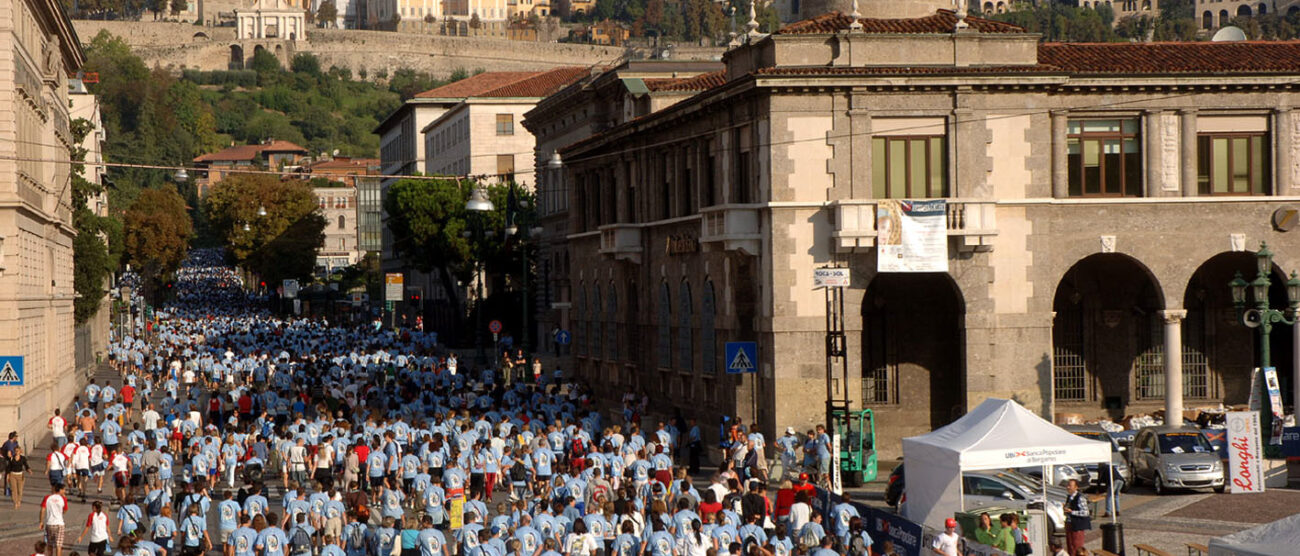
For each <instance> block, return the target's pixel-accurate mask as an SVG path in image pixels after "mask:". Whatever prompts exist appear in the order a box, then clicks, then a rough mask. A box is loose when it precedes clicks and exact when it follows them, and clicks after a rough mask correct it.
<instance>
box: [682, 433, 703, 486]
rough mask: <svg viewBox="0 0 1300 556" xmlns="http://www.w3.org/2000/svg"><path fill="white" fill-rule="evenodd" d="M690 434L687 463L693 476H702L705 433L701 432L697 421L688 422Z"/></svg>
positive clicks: (687, 442) (688, 436)
mask: <svg viewBox="0 0 1300 556" xmlns="http://www.w3.org/2000/svg"><path fill="white" fill-rule="evenodd" d="M687 424H688V426H689V427H690V428H689V431H690V432H689V433H688V434H687V441H686V461H687V465H688V466H689V469H688V471H687V472H688V473H690V474H691V475H699V474H700V452H701V451H702V450H703V449H704V431H702V430H700V425H699V424H697V423H696V422H695V419H690V420H689V421H687Z"/></svg>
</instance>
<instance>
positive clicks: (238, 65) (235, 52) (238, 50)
mask: <svg viewBox="0 0 1300 556" xmlns="http://www.w3.org/2000/svg"><path fill="white" fill-rule="evenodd" d="M244 59H245V58H244V47H243V46H242V45H238V44H232V45H230V62H229V63H228V64H227V66H228V67H229V68H230V69H232V70H241V69H244Z"/></svg>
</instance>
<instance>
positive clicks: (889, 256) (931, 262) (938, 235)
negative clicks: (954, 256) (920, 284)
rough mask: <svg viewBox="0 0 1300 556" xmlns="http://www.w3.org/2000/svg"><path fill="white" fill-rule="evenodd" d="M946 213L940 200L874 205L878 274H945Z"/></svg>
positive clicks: (945, 206)
mask: <svg viewBox="0 0 1300 556" xmlns="http://www.w3.org/2000/svg"><path fill="white" fill-rule="evenodd" d="M947 222H948V209H947V203H946V202H945V201H944V200H942V199H939V200H933V201H910V200H900V199H881V200H879V201H877V202H876V270H877V271H878V272H947V271H948V225H947Z"/></svg>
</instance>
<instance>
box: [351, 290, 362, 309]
mask: <svg viewBox="0 0 1300 556" xmlns="http://www.w3.org/2000/svg"><path fill="white" fill-rule="evenodd" d="M363 296H365V294H364V293H362V292H352V306H353V307H360V306H361V302H362V301H365V297H363Z"/></svg>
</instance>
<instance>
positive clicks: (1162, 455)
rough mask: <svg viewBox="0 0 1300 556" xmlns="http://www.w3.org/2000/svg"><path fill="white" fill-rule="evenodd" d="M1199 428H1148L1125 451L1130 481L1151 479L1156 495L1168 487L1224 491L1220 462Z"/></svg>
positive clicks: (1141, 431) (1147, 480)
mask: <svg viewBox="0 0 1300 556" xmlns="http://www.w3.org/2000/svg"><path fill="white" fill-rule="evenodd" d="M1220 455H1221V454H1219V453H1218V452H1217V451H1216V448H1215V447H1214V446H1213V445H1211V444H1210V441H1209V440H1206V438H1205V435H1204V434H1202V433H1201V431H1200V430H1199V429H1194V428H1189V427H1171V426H1159V427H1147V428H1144V429H1142V430H1140V431H1138V433H1137V436H1136V437H1134V439H1133V446H1132V447H1131V448H1129V450H1128V457H1129V467H1131V468H1132V470H1133V471H1132V472H1133V481H1134V482H1135V483H1137V482H1150V483H1151V485H1152V486H1153V487H1155V490H1156V494H1164V493H1165V492H1168V491H1169V489H1171V488H1213V489H1214V490H1215V492H1223V489H1224V487H1225V486H1226V483H1225V481H1224V470H1223V461H1222V460H1221V459H1220Z"/></svg>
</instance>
